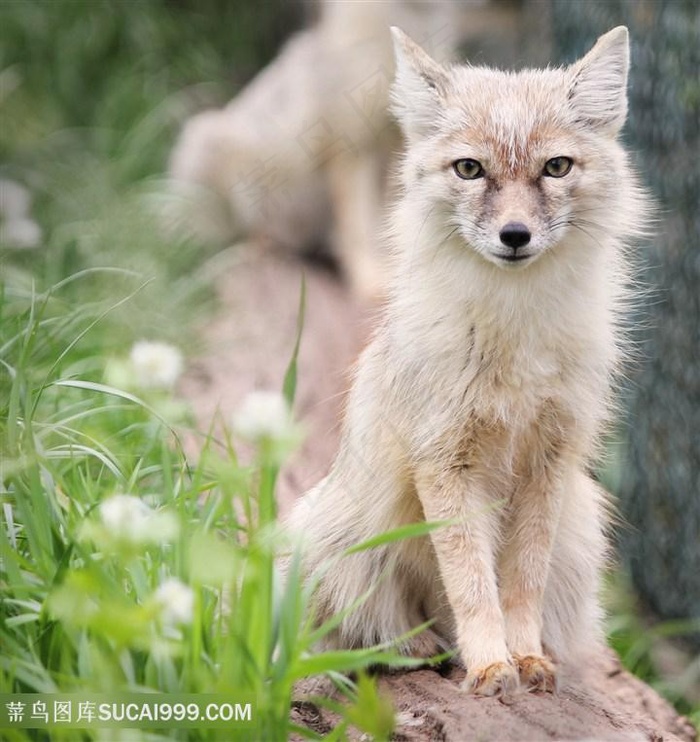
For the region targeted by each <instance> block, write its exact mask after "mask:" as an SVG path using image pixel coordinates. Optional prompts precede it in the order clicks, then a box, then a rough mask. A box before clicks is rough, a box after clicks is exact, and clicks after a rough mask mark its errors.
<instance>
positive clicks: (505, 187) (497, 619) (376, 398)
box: [290, 27, 647, 695]
mask: <svg viewBox="0 0 700 742" xmlns="http://www.w3.org/2000/svg"><path fill="white" fill-rule="evenodd" d="M393 34H394V39H395V54H396V77H395V82H394V87H393V111H394V114H395V116H396V117H397V119H398V121H399V123H400V125H401V128H402V130H403V133H404V136H405V140H406V150H405V153H404V155H403V158H402V164H401V196H400V198H399V200H398V203H397V204H396V207H395V209H394V210H393V213H392V215H391V228H390V234H389V238H388V239H389V242H390V244H391V247H392V250H393V269H392V278H391V281H390V289H389V299H388V303H387V307H386V311H385V315H384V318H383V320H382V322H381V324H380V325H379V327H378V329H377V330H376V332H375V335H374V337H373V340H372V342H371V343H370V344H369V345H368V347H367V348H366V349H365V351H364V352H363V354H362V355H361V357H360V359H359V362H358V365H357V368H356V372H355V377H354V383H353V385H352V389H351V391H350V393H349V398H348V402H347V409H346V415H345V419H344V426H343V435H342V440H341V444H340V449H339V452H338V455H337V458H336V460H335V462H334V464H333V466H332V469H331V471H330V473H329V475H328V476H327V477H326V478H325V479H324V480H323V481H321V482H320V483H319V484H318V485H317V486H316V487H314V488H313V489H312V490H311V491H309V492H308V493H307V494H306V495H304V496H303V498H301V499H300V501H299V502H298V503H297V504H296V506H295V509H294V510H293V512H292V514H291V519H290V527H291V529H292V531H294V532H297V533H298V534H300V537H301V538H302V539H303V550H304V551H303V553H304V557H303V558H304V564H305V569H306V573H307V574H308V575H309V578H310V579H311V575H312V573H313V571H314V569H315V568H316V567H319V566H320V565H322V566H320V568H319V571H318V573H317V574H316V575H315V577H314V578H313V579H315V580H317V581H318V587H317V591H316V606H317V618H318V620H319V621H323V620H325V619H327V618H329V617H330V616H333V615H336V614H338V613H339V612H343V611H347V615H346V616H344V617H343V619H342V621H341V622H340V625H339V626H338V627H337V629H336V630H335V631H334V632H333V633H332V634H331V635H330V636H328V637H327V640H326V643H327V645H328V646H331V647H361V646H371V645H374V644H376V643H381V642H392V641H396V640H397V638H399V637H401V635H403V634H405V633H406V632H408V631H409V630H411V629H414V628H415V627H416V626H418V625H420V624H421V623H422V622H424V621H426V620H432V621H433V623H432V625H431V626H430V628H428V629H427V630H425V631H423V632H422V633H421V634H419V635H417V636H414V637H413V638H411V639H409V640H407V641H406V642H405V644H404V647H403V648H404V650H405V651H406V652H408V653H411V654H415V655H418V656H430V655H431V654H434V653H437V652H439V651H441V650H444V649H446V648H456V649H457V650H458V653H459V657H460V658H461V660H462V661H463V663H464V664H465V666H466V668H467V678H466V680H465V687H466V688H467V689H468V690H469V691H471V692H474V693H477V694H483V695H495V694H501V693H505V692H508V691H510V690H512V689H514V688H515V687H517V686H518V685H519V684H522V685H524V686H528V687H532V688H537V689H541V690H552V689H553V687H554V685H555V682H556V673H557V665H558V664H559V663H563V662H574V661H575V660H576V658H577V657H580V656H581V654H582V653H583V652H585V651H586V650H590V649H591V648H592V647H594V646H596V645H597V643H598V642H599V641H600V639H601V629H600V625H601V608H600V605H599V602H598V597H597V594H598V587H599V577H600V571H601V568H602V566H603V565H604V562H605V559H606V537H605V533H606V527H607V522H608V516H607V510H608V508H607V504H606V503H607V497H606V494H605V493H604V492H603V491H602V489H601V488H600V487H599V485H598V484H597V483H596V482H595V481H594V480H593V479H592V478H591V476H590V475H589V470H590V468H591V465H592V464H593V463H594V461H595V459H596V456H597V455H598V453H599V451H598V441H599V439H600V435H601V431H602V430H603V429H604V426H605V424H606V422H607V421H608V419H609V417H610V411H611V405H612V394H611V389H612V387H613V382H614V379H615V376H616V374H617V373H618V371H619V368H620V363H621V360H622V358H623V357H624V348H625V343H624V336H623V332H622V330H623V328H622V319H623V316H624V308H625V304H626V298H627V296H628V285H629V269H628V266H629V264H630V260H629V258H628V256H627V250H626V246H627V245H628V244H629V241H630V239H631V238H632V237H635V236H638V235H639V234H640V233H641V232H642V230H643V229H644V226H645V214H646V208H647V207H646V199H645V196H644V193H643V191H642V189H641V188H640V186H639V185H638V182H637V178H636V177H635V175H634V173H633V170H632V168H631V166H630V164H629V162H628V157H627V155H626V153H625V151H624V149H623V147H622V146H621V144H620V143H619V141H618V134H619V131H620V129H621V127H622V125H623V123H624V121H625V117H626V112H627V98H626V83H627V73H628V64H629V44H628V34H627V29H626V28H624V27H618V28H615V29H613V30H612V31H610V32H609V33H607V34H605V35H604V36H602V37H601V38H600V39H599V40H598V42H597V43H596V45H595V46H594V47H593V49H592V50H591V51H590V52H589V53H588V54H587V55H586V56H585V57H583V58H582V59H581V60H579V61H578V62H576V63H574V64H573V65H571V66H570V67H567V68H563V69H545V70H524V71H521V72H502V71H497V70H494V69H490V68H480V67H473V66H469V65H465V66H444V65H442V64H439V63H437V62H435V61H434V60H433V59H431V58H430V57H429V56H428V55H427V53H426V52H424V51H423V50H422V49H421V48H420V47H419V46H418V45H416V44H415V43H414V42H412V41H411V40H410V39H409V38H408V37H407V36H405V35H404V34H403V33H402V32H401V31H399V30H397V29H394V31H393ZM562 158H568V159H569V160H570V162H571V168H570V171H568V172H567V173H565V174H564V175H560V174H559V173H558V172H557V175H556V176H552V175H550V174H549V171H548V170H547V168H550V167H551V165H550V164H549V163H550V161H553V160H557V162H558V164H560V165H561V164H562V162H564V164H566V162H567V160H566V159H562ZM465 160H470V161H475V162H476V163H477V165H479V167H480V168H481V173H480V175H478V177H473V178H469V179H463V178H462V177H460V176H459V174H458V173H457V170H456V168H457V165H455V163H457V162H458V161H465ZM555 164H556V163H555ZM470 167H472V166H470ZM563 169H565V168H563ZM473 171H474V168H473V167H472V173H473ZM513 224H516V225H518V229H520V230H521V231H522V230H526V231H527V233H528V235H529V242H527V244H525V245H519V246H518V247H517V248H515V247H512V246H511V245H509V244H507V243H508V242H509V241H512V240H508V239H507V235H506V236H504V235H505V233H506V232H507V228H508V225H513ZM516 257H518V258H519V259H517V260H516V259H515V258H516ZM423 520H427V521H429V522H432V521H446V522H447V523H446V525H444V526H442V527H440V528H437V529H436V530H434V531H432V532H431V533H430V536H425V537H420V538H413V539H408V540H404V541H400V542H395V543H393V544H388V545H384V546H382V547H379V548H375V549H371V550H367V551H361V552H356V553H353V554H351V555H348V556H343V553H344V552H345V551H346V550H347V549H348V548H349V547H351V546H353V545H354V544H357V543H358V542H362V541H364V540H366V539H368V538H371V537H372V536H376V535H378V534H381V533H382V532H385V531H387V530H390V529H394V528H397V527H399V526H401V525H403V524H409V523H414V522H420V521H423ZM371 586H375V589H374V590H373V591H370V594H369V596H365V599H364V600H363V599H362V596H364V595H365V593H366V592H367V591H368V588H370V587H371ZM356 602H357V603H359V605H357V607H356V608H354V609H353V610H349V608H350V606H352V605H353V604H354V603H356Z"/></svg>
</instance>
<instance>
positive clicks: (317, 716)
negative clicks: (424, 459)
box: [181, 248, 695, 742]
mask: <svg viewBox="0 0 700 742" xmlns="http://www.w3.org/2000/svg"><path fill="white" fill-rule="evenodd" d="M231 255H232V256H233V258H231V259H229V260H225V259H224V258H223V257H221V258H219V259H218V260H217V265H216V270H217V274H218V276H217V281H218V290H219V294H220V298H221V302H222V308H221V311H220V312H219V313H218V315H217V317H215V318H214V320H213V321H212V322H211V323H209V324H208V325H207V327H206V328H204V329H203V340H204V342H205V348H206V349H205V351H204V353H203V354H202V355H201V356H200V357H199V358H198V360H196V361H194V362H193V363H192V364H191V367H190V370H189V372H188V374H187V376H186V378H185V379H184V381H183V383H182V387H181V391H182V393H183V394H184V395H185V396H186V397H187V398H188V399H189V400H190V401H191V403H192V405H193V407H194V409H195V411H196V414H197V417H198V419H199V423H200V427H204V428H206V427H208V426H209V425H210V424H211V421H212V419H214V418H215V416H216V415H217V414H220V415H221V419H223V420H230V418H231V415H232V413H233V412H234V410H235V409H236V408H237V406H238V404H239V403H240V401H241V400H242V398H243V397H244V396H245V394H246V393H247V392H249V391H251V390H252V389H273V390H277V389H280V388H281V384H282V379H283V377H284V372H285V369H286V366H287V363H288V361H289V358H290V356H291V354H292V349H293V346H294V339H295V332H296V322H297V309H298V305H299V293H300V286H301V275H302V268H301V266H300V264H299V263H297V262H294V261H293V260H291V259H284V258H282V257H280V256H279V255H273V254H266V253H261V252H260V251H256V250H253V249H251V248H247V249H239V250H237V251H236V252H233V253H231ZM229 257H230V256H229ZM304 273H305V275H306V286H307V303H306V323H305V330H304V334H303V338H302V345H301V351H300V356H299V385H298V390H297V397H296V413H297V416H298V417H299V418H300V419H301V420H303V422H304V424H305V426H306V428H307V432H308V437H307V439H306V443H305V444H304V446H303V448H302V449H301V451H300V452H299V453H298V454H297V455H296V456H295V457H294V459H293V460H292V461H291V462H290V464H289V465H288V466H287V467H286V468H285V469H284V471H283V472H282V475H281V478H280V485H279V502H280V510H281V512H282V514H283V515H284V513H285V512H286V511H287V510H288V508H289V505H290V504H291V503H292V502H293V500H294V498H295V497H296V496H298V495H299V494H300V493H302V492H303V491H304V490H305V489H306V488H308V487H309V486H310V485H312V484H314V483H315V482H317V481H318V480H319V479H320V478H321V477H322V476H323V475H324V474H325V473H326V471H327V469H328V466H329V464H330V462H331V460H332V457H333V455H334V452H335V450H336V446H337V443H338V420H339V419H340V416H341V414H342V402H343V394H344V391H345V390H346V388H347V386H348V380H349V376H348V374H349V371H350V369H351V367H352V363H353V361H354V360H355V358H356V357H357V353H358V351H359V349H360V348H361V346H362V343H363V342H364V340H365V339H366V336H367V334H368V328H369V327H370V326H371V320H370V319H369V317H368V316H367V313H363V312H361V311H360V310H359V309H358V307H357V306H355V305H354V304H353V302H352V300H351V299H350V297H349V295H348V293H347V292H346V291H345V289H344V288H343V287H342V286H341V285H340V283H339V282H338V280H337V279H336V278H335V277H334V276H333V275H332V273H330V272H329V271H326V270H322V269H320V268H318V267H313V266H306V267H305V268H304ZM190 445H191V450H192V451H193V452H194V451H195V450H196V442H195V441H191V442H190ZM463 675H464V671H463V670H460V669H459V668H456V667H451V668H448V669H447V670H446V671H443V672H440V673H439V672H437V671H435V670H430V669H424V670H419V671H413V672H406V673H397V674H392V675H388V676H385V677H383V678H382V679H381V681H380V686H381V688H382V689H384V691H385V692H386V693H388V694H390V695H391V697H392V698H393V702H394V705H395V708H396V710H397V712H398V726H397V731H396V734H395V737H394V738H395V739H396V740H448V741H450V742H461V741H462V740H480V741H481V740H484V741H486V740H497V741H498V742H506V741H512V742H524V741H525V740H606V741H607V740H610V741H613V740H615V741H618V740H619V741H620V742H622V741H623V740H624V741H625V742H631V741H633V740H634V741H637V740H640V741H641V740H652V741H654V742H661V740H669V741H670V740H694V739H695V734H694V730H693V728H692V726H691V725H690V724H689V723H688V721H687V720H686V719H683V718H679V717H678V716H677V714H676V713H675V711H674V710H673V708H672V707H671V706H670V705H669V704H668V703H666V702H665V701H664V700H663V699H661V698H660V697H659V696H658V694H657V693H655V692H654V691H653V690H652V689H651V688H649V687H648V686H646V685H645V684H644V683H642V682H641V681H639V680H637V679H636V678H634V677H632V676H631V675H630V674H629V673H627V672H625V671H624V670H623V669H622V668H621V667H620V664H619V662H618V661H617V659H616V658H615V657H614V655H613V654H612V653H611V652H605V653H602V654H601V655H600V656H599V657H597V658H595V659H594V660H592V661H591V662H590V663H588V664H587V666H586V667H585V668H580V669H579V673H578V674H577V676H576V677H574V676H572V675H570V676H568V677H564V678H562V681H561V685H560V689H559V691H558V692H557V693H556V694H554V695H552V694H534V693H530V694H527V693H522V694H521V695H519V696H517V697H516V698H514V699H512V701H511V702H509V703H504V702H502V701H500V700H497V699H489V698H475V697H471V696H467V695H465V694H464V692H463V691H460V689H459V684H460V682H461V680H462V677H463ZM319 683H320V684H319ZM319 690H327V687H326V686H324V685H323V683H322V682H321V681H307V682H305V683H302V684H300V687H299V688H298V696H299V702H298V703H296V705H295V708H294V712H293V714H294V717H295V721H296V723H298V724H305V725H307V726H308V727H309V728H311V729H313V730H315V731H316V732H321V733H325V732H328V731H330V729H331V728H332V726H333V723H334V721H335V719H334V717H333V716H332V714H330V713H329V712H327V711H324V710H321V709H319V708H318V707H317V706H316V705H315V704H314V703H313V702H311V701H308V700H304V698H305V697H306V696H308V695H311V696H313V695H314V694H317V693H318V692H319ZM356 738H358V739H359V738H360V737H359V735H357V737H356Z"/></svg>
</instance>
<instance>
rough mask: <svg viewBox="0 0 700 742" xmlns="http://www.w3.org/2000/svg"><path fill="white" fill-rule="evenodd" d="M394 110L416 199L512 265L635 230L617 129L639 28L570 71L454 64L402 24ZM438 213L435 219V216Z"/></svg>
mask: <svg viewBox="0 0 700 742" xmlns="http://www.w3.org/2000/svg"><path fill="white" fill-rule="evenodd" d="M392 33H393V36H394V45H395V55H396V77H395V82H394V87H393V91H392V104H393V111H394V114H395V116H396V118H397V119H398V121H399V123H400V125H401V128H402V130H403V132H404V136H405V139H406V141H407V150H406V154H405V159H404V167H403V185H404V190H405V201H407V202H408V204H409V208H410V209H412V210H413V212H414V213H416V212H420V213H422V214H423V216H424V217H425V219H426V220H427V219H428V218H431V219H432V218H433V217H434V216H435V215H437V216H438V218H440V219H441V220H442V222H443V223H444V224H445V225H446V227H447V228H448V229H449V237H450V239H453V238H454V237H455V236H457V237H459V238H460V239H461V243H462V246H463V247H464V248H467V249H468V250H470V251H474V252H476V253H477V254H478V255H479V256H481V258H483V259H485V260H487V261H489V262H490V263H492V264H495V265H497V266H499V267H502V268H504V269H507V270H513V269H515V268H521V267H524V266H527V265H529V264H531V263H533V262H534V261H536V260H539V259H540V258H541V257H542V256H544V255H546V254H547V253H549V252H552V251H555V250H556V247H557V245H559V244H560V243H562V242H563V241H570V240H569V238H570V237H571V236H572V235H574V236H575V237H578V238H581V239H583V238H582V235H583V236H587V238H588V240H589V242H596V241H598V242H600V241H603V240H604V233H605V234H606V235H607V234H609V233H610V229H611V226H610V222H611V209H612V210H613V211H615V205H616V204H617V205H619V206H620V209H618V211H620V212H621V213H620V214H619V215H616V216H615V219H616V220H617V223H616V224H615V225H613V227H612V230H613V232H614V231H615V230H618V231H619V233H620V235H624V234H626V233H629V232H630V231H634V224H625V220H626V219H628V220H630V221H634V219H635V217H634V215H633V212H634V209H631V208H627V206H629V205H628V204H623V203H621V202H620V199H621V198H623V197H624V193H623V192H624V188H622V187H621V179H623V178H624V174H625V172H626V159H625V153H624V151H623V149H622V147H621V146H620V145H619V144H618V143H617V141H616V137H617V134H618V132H619V131H620V129H621V127H622V125H623V124H624V121H625V117H626V114H627V94H626V85H627V71H628V65H629V43H628V34H627V29H626V28H625V27H623V26H620V27H618V28H615V29H613V30H612V31H610V32H609V33H607V34H605V35H604V36H602V37H601V38H600V39H598V42H597V43H596V44H595V46H594V47H593V49H591V51H590V52H589V53H588V54H586V56H584V57H583V58H582V59H580V60H579V61H578V62H576V63H575V64H573V65H571V66H570V67H568V68H564V69H546V70H523V71H521V72H503V71H498V70H494V69H490V68H483V67H472V66H469V65H465V66H453V67H447V66H443V65H440V64H438V63H437V62H435V61H434V60H433V59H431V58H430V57H429V56H428V55H427V54H426V53H425V52H424V51H423V50H422V49H421V48H420V47H419V46H418V45H417V44H415V43H414V42H413V41H412V40H411V39H409V38H408V37H407V36H406V35H405V34H403V33H402V32H401V31H400V30H398V29H396V28H394V29H392ZM429 215H430V216H429Z"/></svg>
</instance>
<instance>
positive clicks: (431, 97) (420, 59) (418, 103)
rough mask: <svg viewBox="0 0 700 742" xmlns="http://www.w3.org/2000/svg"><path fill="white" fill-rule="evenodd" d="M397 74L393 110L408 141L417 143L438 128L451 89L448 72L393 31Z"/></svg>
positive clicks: (392, 97)
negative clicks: (438, 121)
mask: <svg viewBox="0 0 700 742" xmlns="http://www.w3.org/2000/svg"><path fill="white" fill-rule="evenodd" d="M391 35H392V36H393V37H394V55H395V58H396V74H395V77H394V85H393V87H392V91H391V108H392V112H393V114H394V116H396V118H397V120H398V122H399V123H400V124H401V128H402V129H403V132H404V134H405V135H406V138H407V139H408V140H409V141H414V140H416V139H419V138H420V137H422V136H424V135H426V134H428V133H429V132H430V131H431V130H432V129H433V128H434V127H435V125H436V122H437V119H438V117H439V113H440V110H441V108H442V104H441V99H442V97H443V95H444V92H445V90H446V88H447V83H448V79H447V72H446V71H445V69H444V68H443V67H442V66H441V65H439V64H438V63H437V62H436V61H435V60H434V59H432V58H431V57H429V56H428V54H427V53H426V52H425V51H423V49H421V47H420V46H418V44H416V43H415V41H413V40H412V39H410V38H409V37H408V36H406V34H405V33H404V32H403V31H401V29H399V28H396V26H392V27H391Z"/></svg>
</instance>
